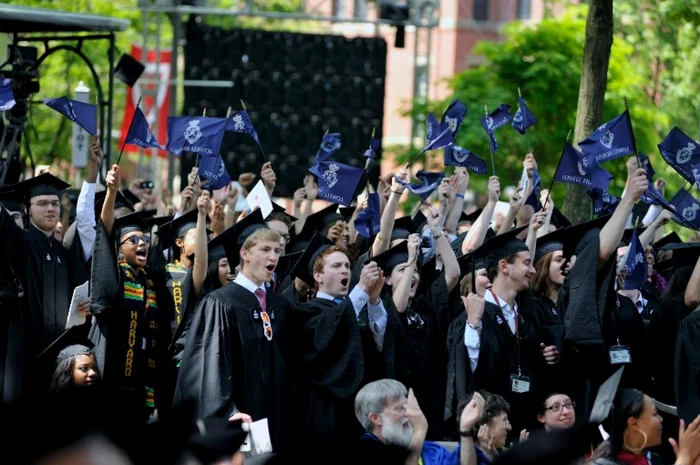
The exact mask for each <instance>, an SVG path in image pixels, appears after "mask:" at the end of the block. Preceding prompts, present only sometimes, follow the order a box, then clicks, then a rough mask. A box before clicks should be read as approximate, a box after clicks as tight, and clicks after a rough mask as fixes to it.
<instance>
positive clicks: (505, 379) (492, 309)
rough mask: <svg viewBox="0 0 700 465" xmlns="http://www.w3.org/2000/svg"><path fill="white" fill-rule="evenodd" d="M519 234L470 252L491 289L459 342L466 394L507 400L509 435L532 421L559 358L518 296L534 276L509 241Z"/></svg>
mask: <svg viewBox="0 0 700 465" xmlns="http://www.w3.org/2000/svg"><path fill="white" fill-rule="evenodd" d="M521 232H522V228H518V229H515V230H512V231H509V232H507V233H504V234H501V235H498V236H495V237H494V238H492V239H490V240H489V241H487V242H486V243H485V244H484V245H483V246H481V247H480V248H479V249H477V251H475V253H476V254H477V255H478V256H483V257H484V259H485V261H486V263H485V264H486V268H487V270H488V274H489V280H490V281H491V288H490V289H489V290H488V291H486V293H485V296H484V298H477V297H474V298H473V299H472V300H473V301H474V302H473V304H474V305H475V306H476V304H477V301H480V302H481V303H482V305H483V310H481V312H477V311H476V310H475V311H474V312H473V313H474V316H473V318H472V320H471V321H469V322H468V324H467V325H466V327H465V332H464V336H463V340H462V343H463V344H464V345H465V346H466V347H467V353H468V356H469V370H470V371H471V373H472V382H471V390H481V389H483V390H485V391H488V392H491V393H495V394H498V395H500V396H502V397H504V398H505V399H506V400H507V401H508V402H509V404H510V414H509V419H510V422H511V424H512V425H513V430H512V435H515V436H517V435H518V434H519V433H520V430H521V429H524V428H528V427H530V425H531V423H532V422H533V421H534V419H535V414H534V412H535V411H536V401H535V399H536V396H537V393H538V392H540V391H541V390H542V389H543V388H544V387H545V386H547V385H548V383H549V382H550V380H551V377H552V372H553V371H554V370H553V367H556V365H557V363H558V358H559V353H558V350H557V348H556V346H554V345H549V346H548V345H546V344H545V343H544V341H542V340H541V339H540V337H539V335H538V332H537V326H536V324H535V322H534V319H533V317H532V308H531V307H530V305H531V304H528V303H526V302H523V301H522V300H521V299H519V298H518V297H519V294H521V293H523V292H525V291H528V286H529V284H530V281H531V280H532V277H533V276H534V274H535V270H534V268H533V266H532V258H531V253H530V250H529V248H528V247H527V245H526V244H525V243H524V242H523V241H520V240H518V239H516V238H515V237H516V236H517V235H518V234H519V233H521ZM478 313H482V315H481V318H480V319H479V318H478Z"/></svg>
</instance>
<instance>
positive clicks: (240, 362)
mask: <svg viewBox="0 0 700 465" xmlns="http://www.w3.org/2000/svg"><path fill="white" fill-rule="evenodd" d="M229 234H230V238H228V239H227V240H226V241H225V243H224V248H225V251H226V257H227V259H228V263H229V266H230V267H231V268H232V269H233V268H235V267H236V265H238V264H239V263H240V265H241V270H240V272H239V273H238V275H237V276H236V279H235V280H234V281H233V282H232V283H230V284H228V285H226V286H222V287H221V288H219V289H217V290H216V291H214V292H212V293H210V294H208V295H207V296H206V297H205V298H204V299H203V300H202V302H201V303H200V304H199V305H198V306H197V308H196V309H195V311H194V313H193V315H192V322H191V326H190V329H189V331H188V332H187V336H186V342H185V350H184V353H183V356H182V364H181V366H180V371H179V373H178V379H177V385H176V387H175V402H174V403H175V405H179V404H182V403H184V402H186V401H189V400H194V401H196V404H197V412H196V416H197V418H207V417H230V416H232V415H234V414H235V413H236V412H245V413H247V414H249V415H250V416H251V417H252V418H253V419H254V420H256V421H257V420H260V419H263V418H267V420H268V425H269V431H270V438H271V440H272V446H273V449H274V451H275V452H280V451H283V450H284V449H285V443H286V438H285V434H284V433H283V432H284V431H288V429H285V418H286V415H285V412H284V409H285V408H287V407H288V406H289V401H288V389H289V387H288V382H287V379H286V372H287V370H286V368H285V364H284V361H283V357H282V354H283V347H282V343H283V342H284V318H285V316H286V314H287V313H288V311H289V304H288V303H287V301H286V300H285V299H284V298H283V297H282V296H280V295H279V294H276V293H275V292H273V291H272V290H270V289H268V288H267V286H266V285H265V284H266V283H268V282H269V281H270V280H271V279H272V276H273V273H274V271H275V268H276V267H277V263H278V261H279V257H280V255H281V254H282V247H281V245H280V234H279V232H277V231H274V230H272V229H268V228H266V227H265V224H264V222H263V220H262V215H261V214H260V211H259V210H256V211H255V212H253V213H251V214H250V215H248V217H246V218H245V219H244V220H242V221H240V222H238V223H236V225H235V226H233V230H232V231H231V232H230V233H229Z"/></svg>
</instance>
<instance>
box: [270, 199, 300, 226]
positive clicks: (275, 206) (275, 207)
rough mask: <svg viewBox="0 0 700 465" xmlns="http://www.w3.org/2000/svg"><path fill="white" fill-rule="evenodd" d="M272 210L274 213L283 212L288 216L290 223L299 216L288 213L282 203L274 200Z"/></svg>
mask: <svg viewBox="0 0 700 465" xmlns="http://www.w3.org/2000/svg"><path fill="white" fill-rule="evenodd" d="M272 212H273V213H283V214H284V216H286V217H287V219H288V220H289V222H290V223H294V222H295V221H296V220H297V218H296V217H295V216H292V215H290V214H289V213H287V210H286V209H285V208H284V207H283V206H282V205H280V204H278V203H275V202H272ZM266 219H268V218H266Z"/></svg>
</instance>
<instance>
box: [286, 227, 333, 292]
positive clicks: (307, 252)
mask: <svg viewBox="0 0 700 465" xmlns="http://www.w3.org/2000/svg"><path fill="white" fill-rule="evenodd" d="M332 245H333V242H331V241H330V240H329V239H327V238H326V237H325V236H323V235H322V234H321V233H320V232H318V231H316V234H314V235H313V237H312V238H311V240H310V241H309V244H308V245H307V246H306V249H304V251H303V252H302V253H301V255H300V256H299V259H298V260H297V262H296V264H295V265H294V269H293V270H292V276H294V277H295V278H299V279H301V280H302V281H304V282H305V283H306V284H308V285H309V286H311V287H314V286H315V284H316V281H315V280H314V277H313V274H314V262H315V261H316V259H317V258H318V257H319V255H321V254H322V253H323V252H324V251H325V250H327V249H328V248H329V247H331V246H332Z"/></svg>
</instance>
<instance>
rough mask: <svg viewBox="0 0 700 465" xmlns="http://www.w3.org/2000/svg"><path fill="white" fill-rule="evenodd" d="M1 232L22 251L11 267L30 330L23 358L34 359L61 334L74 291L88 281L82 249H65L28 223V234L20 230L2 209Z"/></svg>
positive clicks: (0, 218)
mask: <svg viewBox="0 0 700 465" xmlns="http://www.w3.org/2000/svg"><path fill="white" fill-rule="evenodd" d="M0 229H1V230H3V231H5V234H6V238H7V240H8V242H9V243H12V244H13V247H16V248H17V249H18V250H20V251H21V252H22V254H21V255H20V256H19V257H18V256H16V255H15V256H13V257H11V258H12V259H14V260H17V259H19V263H17V262H16V261H15V262H14V263H12V266H13V269H14V270H15V272H16V273H17V275H18V276H19V278H20V281H21V283H22V286H23V288H24V293H25V295H24V303H25V304H26V306H25V307H24V309H23V311H24V312H25V316H26V317H27V319H26V321H27V323H28V326H27V328H28V330H29V333H28V334H26V336H27V350H28V352H27V354H26V357H27V360H33V359H35V358H36V356H37V355H39V353H41V351H42V350H44V349H45V348H46V347H47V346H48V345H49V344H51V343H52V342H53V341H54V340H56V338H58V336H60V335H61V334H62V333H63V331H64V330H65V325H66V319H67V318H68V310H69V309H70V301H71V298H72V297H73V289H74V288H75V287H76V286H78V285H80V284H83V283H84V282H85V281H87V279H88V274H87V272H86V270H85V267H84V261H83V260H82V258H81V255H82V250H78V248H75V247H73V248H72V249H71V250H70V251H69V250H67V249H66V248H65V247H63V244H61V243H60V242H59V241H57V240H56V239H55V238H54V237H53V236H51V237H47V236H46V234H44V233H43V232H41V231H40V230H39V229H37V228H36V227H35V226H33V225H31V224H30V225H29V229H28V230H27V231H23V230H21V229H20V228H18V227H17V224H15V221H14V219H13V218H12V217H11V216H10V214H9V213H7V211H6V210H5V209H3V210H2V214H1V215H0Z"/></svg>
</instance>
